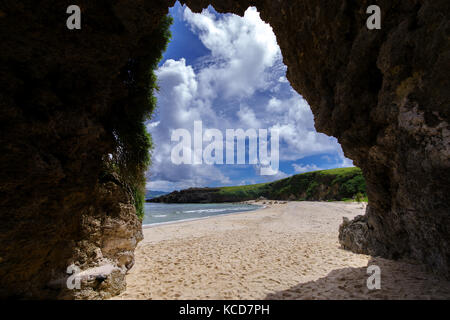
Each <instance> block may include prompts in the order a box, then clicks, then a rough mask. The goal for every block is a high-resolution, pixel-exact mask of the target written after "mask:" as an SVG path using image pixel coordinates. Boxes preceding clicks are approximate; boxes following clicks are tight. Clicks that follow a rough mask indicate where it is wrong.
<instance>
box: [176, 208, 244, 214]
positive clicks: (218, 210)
mask: <svg viewBox="0 0 450 320" xmlns="http://www.w3.org/2000/svg"><path fill="white" fill-rule="evenodd" d="M249 209H252V208H248V207H238V208H220V209H219V208H218V209H198V210H186V211H184V213H204V212H207V213H211V212H224V211H243V210H249Z"/></svg>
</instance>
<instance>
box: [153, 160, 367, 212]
mask: <svg viewBox="0 0 450 320" xmlns="http://www.w3.org/2000/svg"><path fill="white" fill-rule="evenodd" d="M260 197H264V198H267V199H271V200H300V201H301V200H313V201H318V200H321V201H333V200H342V201H349V200H352V199H356V200H359V201H367V195H366V183H365V180H364V177H363V175H362V172H361V169H359V168H356V167H352V168H339V169H330V170H320V171H314V172H307V173H302V174H297V175H293V176H291V177H289V178H285V179H282V180H277V181H274V182H269V183H260V184H253V185H246V186H233V187H221V188H191V189H186V190H181V191H175V192H172V193H170V194H168V195H165V196H162V197H158V198H155V199H152V200H150V201H154V202H170V203H173V202H175V203H183V202H195V203H198V202H235V201H245V200H253V199H258V198H260Z"/></svg>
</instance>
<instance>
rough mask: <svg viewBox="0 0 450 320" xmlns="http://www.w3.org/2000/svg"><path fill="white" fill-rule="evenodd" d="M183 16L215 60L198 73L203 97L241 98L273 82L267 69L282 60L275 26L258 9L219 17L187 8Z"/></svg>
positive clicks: (207, 11) (206, 11)
mask: <svg viewBox="0 0 450 320" xmlns="http://www.w3.org/2000/svg"><path fill="white" fill-rule="evenodd" d="M184 18H185V19H186V21H187V22H188V23H189V24H190V26H191V28H192V30H193V31H194V32H196V33H198V35H199V38H200V40H201V41H202V42H203V44H204V45H205V47H206V48H208V49H209V50H211V59H213V61H215V63H214V64H213V65H211V66H209V67H208V68H204V69H202V70H201V71H200V72H199V78H200V79H201V80H200V83H201V84H200V90H201V91H202V95H203V96H205V97H208V98H215V97H217V94H221V95H222V96H223V97H225V98H232V97H239V98H242V97H248V96H250V95H252V94H253V93H254V92H255V91H256V90H258V89H264V88H267V87H268V86H269V85H270V83H269V82H268V81H267V76H266V74H265V72H266V71H267V68H270V67H272V66H274V64H275V63H276V61H277V60H280V59H281V52H280V48H279V46H278V44H277V41H276V38H275V34H274V33H273V31H272V28H271V27H270V26H269V25H268V24H266V23H264V22H263V21H262V20H261V18H260V16H259V13H258V11H257V10H256V8H253V7H250V8H249V9H247V11H245V14H244V16H243V17H239V16H237V15H233V14H227V15H224V16H222V17H220V18H219V17H217V16H216V15H214V14H213V13H212V12H210V11H209V10H204V11H203V12H202V13H201V14H197V13H192V11H191V10H190V9H189V8H186V9H185V11H184Z"/></svg>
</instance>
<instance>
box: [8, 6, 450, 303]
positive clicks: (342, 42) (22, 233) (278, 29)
mask: <svg viewBox="0 0 450 320" xmlns="http://www.w3.org/2000/svg"><path fill="white" fill-rule="evenodd" d="M187 2H188V5H189V6H190V7H191V8H192V9H193V10H197V11H198V10H201V9H202V8H204V7H206V6H207V5H208V4H210V3H212V5H213V6H214V7H215V8H216V9H217V10H219V11H222V12H234V13H237V14H243V12H244V11H245V9H246V8H247V7H248V6H249V5H255V6H256V7H257V8H258V10H259V11H260V12H261V17H262V18H263V20H265V21H266V22H268V23H270V24H271V26H272V27H273V30H274V32H275V34H276V35H277V40H278V43H279V45H280V47H281V50H282V53H283V57H284V62H285V64H286V65H287V66H288V73H287V77H288V79H289V81H290V83H291V85H292V86H293V87H294V89H295V90H297V91H298V92H299V93H300V94H302V95H303V96H304V97H305V98H306V100H307V101H308V102H309V104H310V105H311V108H312V110H313V113H314V115H315V123H316V128H317V130H318V131H320V132H324V133H326V134H329V135H333V136H335V137H337V138H338V140H339V142H340V143H341V144H342V147H343V149H344V152H345V154H346V156H347V157H349V158H351V159H353V160H354V162H355V164H356V165H357V166H359V167H361V168H362V170H363V172H364V175H365V178H366V182H367V188H368V196H369V203H370V205H369V209H368V211H367V214H366V219H367V223H368V226H369V227H370V228H369V229H368V236H367V241H368V243H369V244H368V247H367V251H368V252H369V253H371V254H375V255H382V256H384V257H388V258H400V257H410V258H414V259H417V260H419V261H422V262H424V263H426V264H428V265H429V266H430V267H431V268H432V269H433V270H435V271H436V272H439V273H442V274H444V275H447V276H448V275H449V264H450V263H449V261H450V248H449V246H450V239H449V238H450V223H449V212H450V203H449V201H448V199H449V194H450V187H449V181H450V170H449V169H450V129H449V124H448V122H449V118H450V108H449V101H450V91H449V90H448V88H449V87H450V86H449V81H448V78H449V77H448V71H449V70H450V66H449V63H450V51H449V48H450V45H449V34H450V31H449V30H450V25H449V21H450V19H449V15H450V3H449V2H448V1H446V0H423V1H419V0H411V1H394V0H392V1H388V0H380V1H377V4H378V5H379V6H380V7H381V9H382V29H381V30H367V28H366V18H367V15H366V13H365V11H366V8H367V7H368V6H369V5H370V4H372V2H371V1H364V0H363V1H313V0H308V1H300V0H299V1H287V0H285V1H273V0H261V1H233V0H226V1H203V0H200V1H195V0H193V1H187ZM173 3H174V1H148V0H147V1H145V0H133V1H125V0H115V1H106V2H105V1H102V2H101V1H86V0H85V1H82V0H80V1H78V2H77V4H78V5H79V6H80V7H81V8H82V17H83V18H82V19H83V20H82V21H83V22H82V29H81V30H80V31H68V30H67V29H66V27H65V20H66V18H67V15H66V14H65V12H66V8H67V6H68V5H69V4H68V3H64V2H56V3H55V2H54V1H40V2H39V3H37V2H36V1H12V0H11V1H3V2H2V3H1V5H0V35H1V38H2V50H1V51H0V62H1V63H0V79H1V80H0V86H1V88H2V90H1V93H0V105H1V111H0V124H1V126H0V128H1V129H0V130H1V131H0V148H1V150H0V153H1V158H0V168H1V170H0V181H1V185H0V193H1V199H0V206H1V212H0V279H1V280H0V282H1V283H0V295H1V296H19V297H28V298H30V297H31V298H35V297H64V298H74V297H76V298H83V297H89V298H95V297H97V298H102V297H106V296H108V295H110V294H115V293H117V292H119V291H120V290H122V288H123V287H124V281H123V274H124V272H125V269H126V268H128V267H130V266H131V265H132V261H133V258H132V256H133V253H132V252H133V249H134V246H135V245H136V242H137V241H139V239H140V237H141V230H140V225H139V221H138V219H137V218H136V215H135V214H134V212H133V210H134V209H133V207H132V205H131V195H130V194H129V192H128V191H127V190H126V189H125V188H123V187H121V185H120V182H119V181H120V179H119V180H116V179H112V180H110V181H102V180H101V179H100V172H101V167H102V163H103V160H102V159H103V157H105V156H106V155H107V154H108V153H110V152H112V148H113V147H112V146H113V145H114V144H113V140H114V133H113V131H112V129H111V122H112V120H113V119H114V115H115V114H116V111H117V110H122V109H123V108H128V109H126V110H128V112H133V108H132V106H128V105H127V101H129V99H130V96H132V92H129V90H128V88H127V86H126V85H125V83H126V80H127V79H128V78H127V76H129V74H128V71H129V70H128V69H127V68H128V67H130V62H131V64H132V69H133V70H132V73H133V72H138V73H139V72H146V71H148V68H149V65H147V64H145V63H140V61H145V57H146V54H147V53H146V48H147V49H148V46H149V45H151V39H152V32H153V30H155V28H156V26H157V24H158V23H159V20H160V18H161V17H162V16H163V15H165V14H166V13H167V8H168V6H171V5H173ZM127 66H128V67H127ZM71 263H76V264H78V265H80V266H81V267H82V269H83V270H91V268H98V267H99V268H100V269H94V271H92V270H91V271H92V272H91V273H90V274H91V275H94V276H93V278H95V279H96V280H95V281H93V282H92V284H90V285H89V286H88V287H87V288H86V290H85V291H81V292H78V293H77V292H76V291H73V290H72V291H61V289H60V288H59V287H58V286H56V287H55V285H54V284H55V282H58V281H59V280H60V279H61V277H62V276H64V275H65V272H66V268H67V266H68V265H70V264H71ZM98 270H100V271H99V272H97V271H98ZM105 270H109V271H111V272H110V273H109V276H110V280H108V278H107V277H106V278H105V276H108V272H106V271H105ZM117 270H120V271H117ZM88 273H89V272H88ZM102 273H107V274H102ZM87 278H89V277H87ZM86 281H87V280H86ZM107 281H110V285H107V284H108V282H107Z"/></svg>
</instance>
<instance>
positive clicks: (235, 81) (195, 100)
mask: <svg viewBox="0 0 450 320" xmlns="http://www.w3.org/2000/svg"><path fill="white" fill-rule="evenodd" d="M184 19H185V20H186V22H187V23H188V24H189V26H190V27H191V28H192V30H193V31H194V32H195V33H197V34H198V35H199V38H200V40H201V41H202V43H203V44H204V45H205V47H206V48H208V49H209V50H210V51H211V54H210V55H209V56H207V57H204V58H202V59H199V60H198V61H199V64H196V65H195V66H190V65H186V61H185V59H180V60H178V61H175V60H171V59H169V60H167V61H165V63H164V64H163V65H162V66H161V67H160V68H159V69H158V70H157V71H156V75H157V77H158V84H159V87H160V91H159V92H158V93H157V98H158V109H157V116H158V119H157V120H156V121H153V122H149V123H148V124H147V129H148V130H149V132H150V133H151V134H152V137H153V140H154V142H155V146H156V148H155V150H154V152H153V155H152V161H153V164H152V166H151V168H150V170H149V173H148V177H149V179H150V182H149V183H148V187H150V188H151V189H153V190H163V191H170V190H173V189H181V188H187V187H192V186H206V185H210V184H211V183H214V184H221V185H230V184H236V183H239V182H240V181H244V180H242V179H244V177H242V178H240V179H239V180H238V181H231V180H230V179H229V178H228V177H227V176H226V175H225V174H224V172H226V170H222V168H223V167H218V166H209V165H205V164H203V165H178V166H177V165H174V164H172V163H171V161H170V153H171V148H172V146H173V143H172V142H171V139H170V138H171V133H172V130H175V129H179V128H184V129H188V130H189V131H190V132H191V133H192V132H193V124H194V121H196V120H202V122H203V130H205V129H206V128H217V129H219V130H222V132H223V133H224V132H225V129H237V128H242V129H249V128H255V129H256V128H267V129H270V128H272V129H278V130H279V133H280V142H281V144H280V160H297V159H301V158H303V157H306V156H309V155H315V154H320V153H329V154H336V153H337V154H338V157H339V159H337V161H340V163H341V164H342V165H343V166H344V165H345V166H350V165H351V161H349V160H348V159H346V158H345V157H344V155H343V153H342V150H341V148H340V145H339V144H338V143H337V141H336V139H335V138H332V137H328V136H326V135H324V134H321V133H317V132H316V131H315V128H314V117H313V114H312V112H311V109H310V107H309V105H308V104H307V103H306V101H305V100H304V99H303V98H302V97H301V96H300V95H299V94H297V93H296V92H295V91H294V90H293V89H292V88H291V87H290V86H289V82H288V81H287V79H286V77H285V73H286V67H285V66H284V64H283V63H282V57H281V53H280V49H279V47H278V44H277V42H276V38H275V35H274V34H273V31H272V28H271V27H270V26H269V25H268V24H266V23H264V22H263V21H262V20H261V19H260V17H259V13H258V12H257V11H256V9H255V8H249V9H248V10H247V11H246V12H245V14H244V17H239V16H236V15H232V14H227V15H220V16H219V15H215V14H214V13H212V12H210V11H208V10H204V11H203V12H202V13H201V14H198V13H192V12H191V10H189V8H187V7H185V9H184ZM175 36H176V35H175ZM261 93H263V94H261ZM264 94H265V95H266V96H264ZM268 94H272V95H273V96H272V97H270V96H269V97H267V95H268ZM224 101H225V102H224ZM311 168H312V167H311ZM294 169H296V170H303V167H301V166H299V167H297V168H296V167H294ZM258 172H259V171H258ZM297 172H301V171H297ZM287 176H288V175H287V174H286V173H284V172H282V171H278V173H277V174H276V175H274V176H267V177H263V178H264V179H271V180H277V179H281V178H284V177H287Z"/></svg>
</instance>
